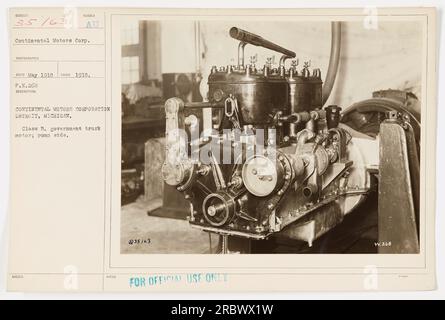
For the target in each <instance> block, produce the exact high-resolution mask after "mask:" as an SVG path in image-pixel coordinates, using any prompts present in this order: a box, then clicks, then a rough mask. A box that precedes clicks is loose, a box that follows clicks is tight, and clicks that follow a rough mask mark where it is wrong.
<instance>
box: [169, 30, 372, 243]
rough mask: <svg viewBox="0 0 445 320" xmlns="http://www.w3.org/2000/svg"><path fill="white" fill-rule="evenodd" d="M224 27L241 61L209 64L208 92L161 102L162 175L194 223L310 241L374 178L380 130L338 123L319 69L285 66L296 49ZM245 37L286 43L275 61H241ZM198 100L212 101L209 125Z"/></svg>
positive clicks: (357, 199)
mask: <svg viewBox="0 0 445 320" xmlns="http://www.w3.org/2000/svg"><path fill="white" fill-rule="evenodd" d="M230 35H231V36H232V37H233V38H235V39H238V40H240V44H239V53H238V55H239V56H238V65H229V66H226V67H220V68H217V67H212V69H211V73H210V75H209V78H208V99H207V101H205V102H202V103H184V102H183V101H182V100H181V99H179V98H172V99H169V100H167V102H166V104H165V110H166V160H165V163H164V165H163V169H162V173H163V177H164V181H165V182H166V183H167V184H169V185H171V186H174V187H176V189H177V190H179V191H180V192H182V193H183V194H184V196H185V198H186V199H187V200H189V201H190V216H189V222H190V224H191V225H192V226H193V227H196V228H200V229H202V230H205V231H210V232H215V233H218V234H221V235H229V236H237V237H244V238H250V239H265V238H267V237H269V236H270V235H271V234H274V233H277V232H280V233H281V234H282V235H284V236H287V237H289V238H292V239H298V240H303V241H306V242H307V243H308V244H309V245H312V242H313V241H314V240H315V239H317V238H318V237H320V236H321V235H323V234H324V233H326V232H327V231H329V230H330V229H332V228H333V227H335V226H336V225H337V224H339V223H340V222H341V221H342V220H343V217H344V216H345V215H346V214H347V213H349V212H351V210H352V209H353V208H354V207H355V206H357V205H358V204H359V203H360V202H361V201H362V200H363V199H364V198H365V197H366V195H367V193H368V192H369V191H370V190H372V188H373V187H374V180H373V178H372V175H373V172H375V170H376V168H377V167H378V161H379V158H378V154H379V151H378V150H379V149H378V148H379V143H378V139H376V138H372V137H369V136H367V135H364V134H362V133H360V132H357V131H355V130H353V129H352V128H350V127H348V126H346V125H344V124H342V123H340V120H341V108H340V107H338V106H336V105H329V106H326V107H324V108H323V101H322V84H323V82H322V79H321V71H320V70H319V69H313V70H311V69H310V64H309V63H305V64H304V65H303V67H302V68H298V62H297V60H293V61H292V62H291V66H290V67H286V60H288V59H293V58H295V56H296V55H295V53H294V52H292V51H289V50H287V49H284V48H282V47H280V46H278V45H276V44H273V43H271V42H269V41H267V40H265V39H263V38H261V37H259V36H257V35H254V34H252V33H249V32H247V31H244V30H240V29H238V28H232V29H231V30H230ZM246 44H252V45H261V46H263V47H266V48H269V49H272V50H275V51H277V52H280V53H282V54H283V55H282V57H281V59H280V63H279V65H278V66H277V67H274V66H273V65H271V64H270V63H266V64H265V65H264V66H263V67H261V68H257V67H256V66H255V65H253V64H250V65H245V64H244V46H245V45H246ZM196 108H199V109H205V108H211V109H212V126H213V130H212V131H211V133H208V131H207V133H204V134H202V130H200V129H199V128H198V127H199V126H198V123H199V119H197V117H196V116H194V115H193V112H192V111H190V110H193V109H196ZM204 132H206V131H204Z"/></svg>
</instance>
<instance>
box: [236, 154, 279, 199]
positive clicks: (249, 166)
mask: <svg viewBox="0 0 445 320" xmlns="http://www.w3.org/2000/svg"><path fill="white" fill-rule="evenodd" d="M242 177H243V181H244V186H245V187H246V189H247V190H248V191H249V192H250V193H252V194H253V195H255V196H258V197H265V196H267V195H269V194H271V193H272V192H273V191H274V190H276V189H277V188H278V187H279V186H280V185H281V184H282V182H283V166H282V164H281V163H280V162H279V161H277V160H276V159H274V158H269V157H266V156H263V155H254V156H252V157H250V158H249V159H247V160H246V162H245V163H244V166H243V171H242Z"/></svg>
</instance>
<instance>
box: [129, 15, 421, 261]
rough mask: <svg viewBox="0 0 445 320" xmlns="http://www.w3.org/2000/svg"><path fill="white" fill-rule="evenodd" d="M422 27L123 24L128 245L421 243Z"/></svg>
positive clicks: (169, 248) (305, 248)
mask: <svg viewBox="0 0 445 320" xmlns="http://www.w3.org/2000/svg"><path fill="white" fill-rule="evenodd" d="M421 33H422V30H421V28H420V24H419V23H417V22H415V21H400V22H396V21H376V22H375V24H373V23H368V24H366V23H364V22H362V21H353V22H351V21H348V22H343V21H285V20H283V21H267V20H266V21H249V20H247V21H235V20H234V21H232V20H230V21H213V20H212V21H188V20H187V21H186V20H184V21H173V20H158V21H155V20H136V19H128V20H124V21H121V35H120V36H121V46H122V48H121V71H122V73H121V84H122V94H121V98H122V116H121V123H122V127H121V142H122V152H121V230H120V234H121V239H120V247H121V248H120V251H121V253H123V254H150V253H166V254H167V253H180V254H182V253H195V254H196V253H198V254H236V253H243V254H261V253H263V254H266V253H267V254H269V253H277V254H278V253H280V254H281V253H282V254H285V253H289V254H291V253H293V254H298V253H305V254H309V253H312V254H316V253H335V254H338V253H351V254H352V253H369V254H412V253H419V248H420V237H419V234H420V229H419V228H420V225H421V224H420V223H419V220H420V214H419V212H420V196H419V193H420V152H421V143H420V142H421V136H420V132H421V125H420V123H421V122H420V121H421V115H420V110H421V108H420V105H421V101H422V100H421V99H422V90H421V74H422V69H421V68H422V65H421V61H422V60H421V59H422V50H423V49H422V48H423V43H422V34H421Z"/></svg>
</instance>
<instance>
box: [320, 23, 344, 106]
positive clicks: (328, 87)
mask: <svg viewBox="0 0 445 320" xmlns="http://www.w3.org/2000/svg"><path fill="white" fill-rule="evenodd" d="M331 33H332V38H331V55H330V57H329V67H328V72H327V74H326V79H325V81H324V84H323V89H322V92H323V105H324V104H325V103H326V101H327V100H328V98H329V96H330V95H331V91H332V88H333V87H334V82H335V78H336V76H337V70H338V65H339V63H340V47H341V23H340V22H339V21H333V22H331Z"/></svg>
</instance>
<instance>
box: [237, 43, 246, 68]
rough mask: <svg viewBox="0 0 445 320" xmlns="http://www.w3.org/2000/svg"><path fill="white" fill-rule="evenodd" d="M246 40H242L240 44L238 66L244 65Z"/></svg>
mask: <svg viewBox="0 0 445 320" xmlns="http://www.w3.org/2000/svg"><path fill="white" fill-rule="evenodd" d="M246 44H247V43H246V42H243V41H241V42H240V43H239V45H238V67H242V66H244V47H245V46H246Z"/></svg>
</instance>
